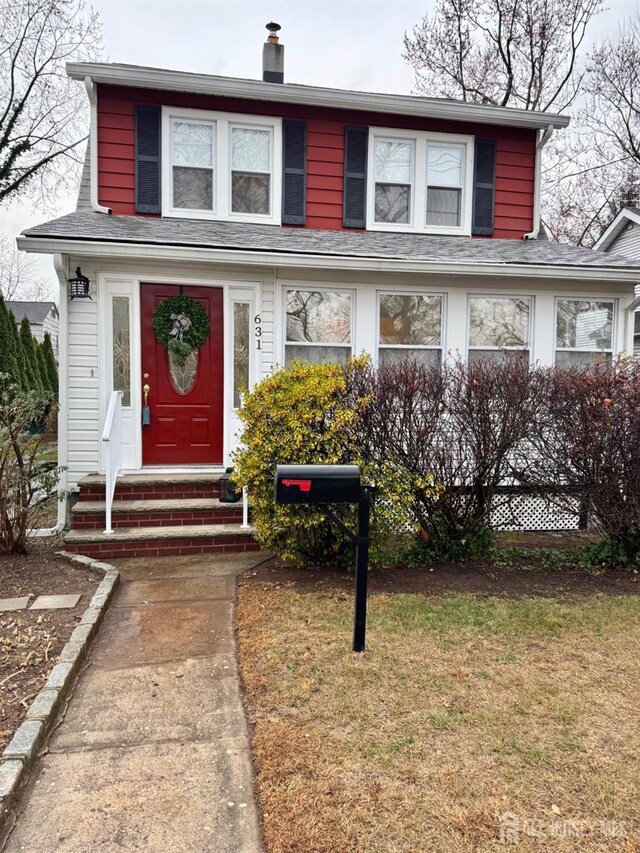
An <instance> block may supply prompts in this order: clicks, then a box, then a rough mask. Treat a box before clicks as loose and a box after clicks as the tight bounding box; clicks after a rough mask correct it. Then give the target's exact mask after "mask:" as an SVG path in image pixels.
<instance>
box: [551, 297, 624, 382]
mask: <svg viewBox="0 0 640 853" xmlns="http://www.w3.org/2000/svg"><path fill="white" fill-rule="evenodd" d="M613 306H614V302H613V300H611V299H598V300H595V299H558V300H556V364H558V365H560V366H561V367H571V366H578V367H580V366H584V365H588V364H591V363H592V362H593V361H595V359H596V358H598V357H602V356H604V357H610V356H611V353H612V351H613Z"/></svg>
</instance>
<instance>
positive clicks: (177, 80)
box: [67, 62, 571, 129]
mask: <svg viewBox="0 0 640 853" xmlns="http://www.w3.org/2000/svg"><path fill="white" fill-rule="evenodd" d="M67 74H68V75H69V77H71V78H73V79H74V80H84V78H85V77H86V76H89V77H91V79H92V80H93V81H94V83H106V84H110V85H112V86H133V87H135V88H142V89H159V90H166V91H172V92H192V93H197V94H201V95H218V96H221V97H225V98H250V99H251V100H254V101H272V102H277V103H284V104H309V105H311V106H318V107H334V108H336V109H342V110H364V111H367V112H376V113H393V114H396V115H405V116H421V117H425V118H438V119H443V120H444V119H446V120H448V121H467V122H468V121H473V122H478V123H479V124H496V125H503V126H507V127H527V128H536V129H539V128H544V127H548V126H549V125H552V126H553V127H554V128H561V127H567V125H568V124H569V122H570V120H571V119H570V117H569V116H565V115H556V114H553V113H543V112H534V111H533V110H518V109H513V108H511V107H493V106H488V105H486V104H472V103H467V102H464V101H454V100H447V99H445V98H442V99H441V98H421V97H417V96H415V95H390V94H377V93H374V92H354V91H351V90H349V89H330V88H324V87H321V86H303V85H301V84H298V83H295V84H292V83H263V82H262V80H244V79H242V78H238V77H216V76H214V75H212V74H193V73H191V72H187V71H169V70H166V69H163V68H145V67H143V66H139V65H119V64H118V65H111V64H109V63H100V62H98V63H94V62H68V63H67Z"/></svg>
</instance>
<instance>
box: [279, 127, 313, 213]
mask: <svg viewBox="0 0 640 853" xmlns="http://www.w3.org/2000/svg"><path fill="white" fill-rule="evenodd" d="M282 137H283V139H282V149H283V151H282V159H283V169H282V222H283V223H284V224H286V225H304V223H305V222H306V219H307V218H306V206H307V205H306V202H307V123H306V122H304V121H289V120H288V119H285V120H284V121H283V122H282Z"/></svg>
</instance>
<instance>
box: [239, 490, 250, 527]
mask: <svg viewBox="0 0 640 853" xmlns="http://www.w3.org/2000/svg"><path fill="white" fill-rule="evenodd" d="M240 527H241V528H242V530H248V529H249V494H248V492H247V487H246V486H243V487H242V524H241V525H240Z"/></svg>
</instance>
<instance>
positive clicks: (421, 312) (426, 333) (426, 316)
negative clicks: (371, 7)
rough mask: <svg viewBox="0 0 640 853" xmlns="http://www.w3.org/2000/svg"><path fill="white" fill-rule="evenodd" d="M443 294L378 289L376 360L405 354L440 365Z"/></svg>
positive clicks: (400, 357) (396, 359)
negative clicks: (391, 291) (386, 291)
mask: <svg viewBox="0 0 640 853" xmlns="http://www.w3.org/2000/svg"><path fill="white" fill-rule="evenodd" d="M442 303H443V299H442V296H430V295H411V294H403V293H381V294H380V298H379V303H378V304H379V310H378V363H379V364H389V363H391V362H395V361H399V360H401V359H402V358H406V357H407V356H409V357H412V358H415V359H417V360H418V361H422V362H424V363H425V364H429V365H432V366H436V367H437V366H439V364H440V360H441V350H442Z"/></svg>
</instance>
